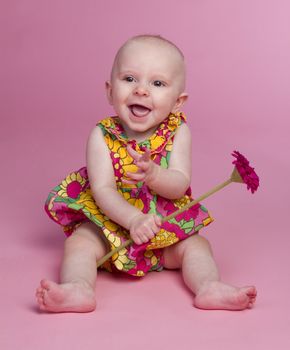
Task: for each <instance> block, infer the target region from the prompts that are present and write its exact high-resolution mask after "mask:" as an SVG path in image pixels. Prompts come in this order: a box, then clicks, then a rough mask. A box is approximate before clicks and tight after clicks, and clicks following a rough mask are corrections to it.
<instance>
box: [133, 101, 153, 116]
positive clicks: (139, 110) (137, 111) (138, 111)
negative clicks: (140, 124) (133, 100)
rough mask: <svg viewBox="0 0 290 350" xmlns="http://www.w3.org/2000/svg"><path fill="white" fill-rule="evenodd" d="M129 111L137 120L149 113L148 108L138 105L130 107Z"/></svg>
mask: <svg viewBox="0 0 290 350" xmlns="http://www.w3.org/2000/svg"><path fill="white" fill-rule="evenodd" d="M129 109H130V111H131V113H132V114H133V115H134V116H135V117H137V118H143V117H146V116H147V115H148V114H149V113H150V112H151V109H150V108H148V107H145V106H142V105H138V104H133V105H130V106H129Z"/></svg>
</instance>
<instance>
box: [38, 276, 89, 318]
mask: <svg viewBox="0 0 290 350" xmlns="http://www.w3.org/2000/svg"><path fill="white" fill-rule="evenodd" d="M36 299H37V302H38V305H39V308H40V309H41V310H44V311H51V312H90V311H93V310H95V308H96V299H95V292H94V290H93V289H92V288H91V287H89V286H86V285H85V284H83V283H81V282H72V283H63V284H57V283H55V282H52V281H48V280H42V281H41V282H40V286H39V287H38V288H37V290H36Z"/></svg>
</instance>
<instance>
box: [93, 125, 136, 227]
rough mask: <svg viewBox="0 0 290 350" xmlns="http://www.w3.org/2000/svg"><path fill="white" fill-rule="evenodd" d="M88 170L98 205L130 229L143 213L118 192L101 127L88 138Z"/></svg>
mask: <svg viewBox="0 0 290 350" xmlns="http://www.w3.org/2000/svg"><path fill="white" fill-rule="evenodd" d="M87 170H88V176H89V180H90V185H91V190H92V194H93V197H94V199H95V201H96V203H97V205H98V206H99V207H100V208H101V209H102V211H103V212H104V213H105V214H106V215H107V216H108V217H109V218H110V219H111V220H113V221H115V222H116V223H118V224H119V225H121V226H123V227H124V228H126V229H130V223H131V221H132V220H133V218H134V217H136V216H137V215H141V214H142V213H141V212H140V210H138V209H137V208H135V207H134V206H132V205H131V204H129V203H128V202H127V201H126V200H125V199H124V198H123V197H122V196H121V195H120V194H119V193H118V191H117V188H116V183H115V176H114V170H113V166H112V161H111V157H110V153H109V150H108V147H107V145H106V143H105V141H104V137H103V134H102V131H101V129H100V128H99V127H95V128H94V129H93V130H92V132H91V134H90V136H89V139H88V143H87Z"/></svg>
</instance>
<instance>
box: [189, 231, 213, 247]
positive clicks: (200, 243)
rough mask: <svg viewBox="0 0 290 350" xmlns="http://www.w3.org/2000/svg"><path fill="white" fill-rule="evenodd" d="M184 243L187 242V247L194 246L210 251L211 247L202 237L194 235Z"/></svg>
mask: <svg viewBox="0 0 290 350" xmlns="http://www.w3.org/2000/svg"><path fill="white" fill-rule="evenodd" d="M186 241H188V245H189V246H191V247H192V246H194V247H197V248H200V249H207V250H211V245H210V243H209V241H208V240H207V239H206V238H204V237H203V236H200V235H199V234H195V235H193V236H191V237H189V238H188V239H187V240H186Z"/></svg>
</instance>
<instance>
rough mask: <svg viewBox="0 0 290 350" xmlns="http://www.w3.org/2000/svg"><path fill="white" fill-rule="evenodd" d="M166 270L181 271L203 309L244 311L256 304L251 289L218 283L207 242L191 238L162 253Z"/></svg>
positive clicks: (195, 303)
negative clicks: (180, 269)
mask: <svg viewBox="0 0 290 350" xmlns="http://www.w3.org/2000/svg"><path fill="white" fill-rule="evenodd" d="M164 258H165V267H166V268H171V269H172V268H173V269H176V268H182V275H183V279H184V282H185V284H186V285H187V286H188V287H189V289H190V290H191V291H192V292H193V293H194V294H195V302H194V305H195V306H196V307H198V308H202V309H225V310H243V309H246V308H251V307H252V306H253V304H254V302H255V298H256V294H257V293H256V289H255V287H253V286H249V287H242V288H236V287H233V286H231V285H228V284H226V283H223V282H221V281H220V278H219V273H218V269H217V266H216V263H215V261H214V258H213V256H212V251H211V248H210V245H209V243H208V241H207V240H206V239H205V238H203V237H202V236H199V235H194V236H192V237H189V238H188V239H186V240H184V241H181V242H179V243H177V244H175V245H173V246H170V247H168V248H165V250H164Z"/></svg>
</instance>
